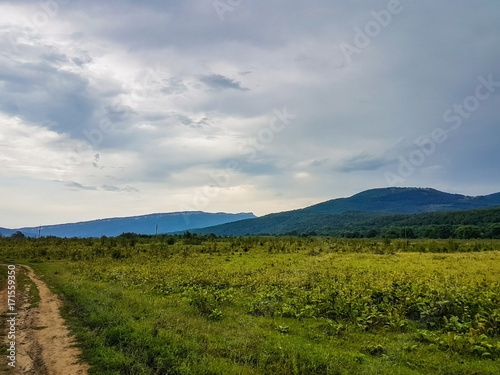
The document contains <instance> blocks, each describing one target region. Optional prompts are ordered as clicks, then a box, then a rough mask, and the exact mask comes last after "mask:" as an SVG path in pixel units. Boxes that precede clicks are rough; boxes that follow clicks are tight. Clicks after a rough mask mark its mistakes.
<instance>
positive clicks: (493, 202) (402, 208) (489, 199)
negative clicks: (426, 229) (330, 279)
mask: <svg viewBox="0 0 500 375" xmlns="http://www.w3.org/2000/svg"><path fill="white" fill-rule="evenodd" d="M495 206H500V193H496V194H491V195H487V196H478V197H469V196H465V195H460V194H449V193H444V192H441V191H438V190H435V189H423V188H382V189H372V190H367V191H364V192H361V193H359V194H356V195H353V196H352V197H349V198H340V199H333V200H329V201H326V202H323V203H319V204H316V205H313V206H310V207H306V208H303V209H300V210H294V211H287V212H281V213H276V214H270V215H266V216H263V217H259V218H255V219H247V220H242V221H238V222H236V223H229V224H224V225H219V226H214V227H208V228H203V229H199V230H196V231H195V232H196V233H199V234H208V233H214V234H216V235H225V236H241V235H254V234H272V235H280V234H304V233H316V234H325V235H339V234H342V233H346V232H363V231H365V232H367V231H369V230H377V231H378V233H379V234H380V230H381V229H382V228H385V227H387V228H388V227H390V226H393V225H395V224H396V223H397V222H399V221H401V220H403V221H404V220H408V219H409V218H411V216H409V215H416V214H424V213H446V212H456V211H467V210H475V209H482V208H488V207H495ZM459 217H461V216H460V215H457V218H459ZM429 218H430V217H429ZM422 220H424V219H422ZM443 220H444V219H443ZM491 223H495V221H493V222H491ZM381 224H384V225H381ZM406 225H409V224H406ZM419 225H420V224H419ZM454 225H459V224H454Z"/></svg>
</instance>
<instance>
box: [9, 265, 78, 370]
mask: <svg viewBox="0 0 500 375" xmlns="http://www.w3.org/2000/svg"><path fill="white" fill-rule="evenodd" d="M17 272H18V273H19V272H21V270H20V269H18V271H17ZM22 272H25V273H26V275H27V276H28V277H29V278H30V279H31V280H32V281H33V283H34V284H35V285H36V287H37V289H38V292H39V294H40V301H39V303H38V307H31V301H29V295H30V293H29V285H28V286H27V288H26V290H23V291H21V290H19V291H18V293H17V299H18V307H17V312H18V315H17V324H16V325H17V327H16V328H17V329H16V330H17V335H16V349H17V355H16V368H15V369H14V371H13V372H11V373H12V374H36V375H84V374H87V370H88V366H87V365H85V364H81V363H79V356H80V354H81V353H80V351H79V350H78V349H77V348H76V347H75V346H74V341H73V340H72V338H71V336H70V335H69V331H68V329H67V328H66V326H65V323H64V320H63V318H62V317H61V315H60V312H59V309H60V306H61V302H60V300H59V299H58V298H57V296H56V295H55V294H54V293H52V292H51V291H50V290H49V288H48V287H47V285H46V284H45V283H44V282H43V281H42V280H40V279H39V278H38V276H36V274H35V273H34V272H33V270H32V269H31V268H30V267H28V266H23V270H22ZM3 294H4V292H3V291H2V293H1V295H2V296H3ZM4 301H5V302H4ZM4 304H6V300H2V302H1V303H0V305H4Z"/></svg>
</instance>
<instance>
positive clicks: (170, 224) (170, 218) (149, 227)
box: [0, 211, 256, 237]
mask: <svg viewBox="0 0 500 375" xmlns="http://www.w3.org/2000/svg"><path fill="white" fill-rule="evenodd" d="M255 217H256V216H255V215H254V214H253V213H248V212H241V213H236V214H230V213H225V212H215V213H208V212H203V211H179V212H168V213H153V214H145V215H138V216H125V217H111V218H101V219H95V220H87V221H78V222H73V223H62V224H52V225H42V226H37V227H22V228H15V229H8V228H0V234H2V235H12V234H13V233H15V232H17V231H20V232H22V233H23V234H24V235H26V236H29V237H36V236H38V231H39V228H41V233H40V234H41V235H42V236H56V237H102V236H108V237H113V236H118V235H120V234H122V233H126V232H134V233H137V234H155V233H156V226H157V225H158V233H174V232H178V231H186V230H190V229H193V228H200V227H205V226H213V225H218V224H224V223H228V222H232V221H237V220H242V219H247V218H255Z"/></svg>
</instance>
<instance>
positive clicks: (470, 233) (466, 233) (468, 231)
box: [455, 225, 481, 239]
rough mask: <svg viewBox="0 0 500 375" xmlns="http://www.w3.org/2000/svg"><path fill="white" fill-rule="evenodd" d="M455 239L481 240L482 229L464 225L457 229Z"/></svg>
mask: <svg viewBox="0 0 500 375" xmlns="http://www.w3.org/2000/svg"><path fill="white" fill-rule="evenodd" d="M455 237H456V238H462V239H468V238H480V237H481V229H480V228H479V227H478V226H477V225H462V226H460V227H458V228H457V229H455Z"/></svg>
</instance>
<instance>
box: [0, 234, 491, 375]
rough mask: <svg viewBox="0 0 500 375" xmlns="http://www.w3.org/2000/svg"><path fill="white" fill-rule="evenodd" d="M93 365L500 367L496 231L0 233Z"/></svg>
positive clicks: (145, 368)
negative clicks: (54, 300) (484, 236)
mask: <svg viewBox="0 0 500 375" xmlns="http://www.w3.org/2000/svg"><path fill="white" fill-rule="evenodd" d="M0 256H1V261H2V262H4V263H5V262H13V261H16V262H19V263H24V264H29V265H31V266H32V267H33V268H34V269H35V271H36V272H37V273H38V274H39V275H41V276H42V278H43V279H44V280H45V282H46V283H47V284H48V285H49V286H50V287H51V288H53V290H54V291H56V292H58V293H59V294H60V295H61V296H62V298H63V301H64V311H63V316H64V317H65V318H66V319H67V321H68V324H69V326H70V328H71V330H72V332H73V333H74V334H75V336H76V338H77V340H78V342H79V345H80V346H81V347H82V349H83V353H84V358H85V360H86V361H87V362H88V363H89V364H90V365H91V366H92V369H91V373H93V374H286V375H288V374H449V375H452V374H453V375H456V374H463V375H466V374H467V375H472V374H499V373H500V241H495V240H489V241H486V240H478V241H458V240H455V241H430V240H412V241H411V242H406V241H403V240H392V241H390V240H377V239H369V240H368V239H365V240H361V239H359V240H358V239H352V240H347V239H334V238H284V237H281V238H273V237H248V238H215V237H213V236H206V237H199V236H193V235H189V234H187V235H184V236H153V237H144V236H143V237H139V236H134V235H128V236H121V237H118V238H101V239H56V238H46V239H44V238H42V239H12V238H0Z"/></svg>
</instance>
